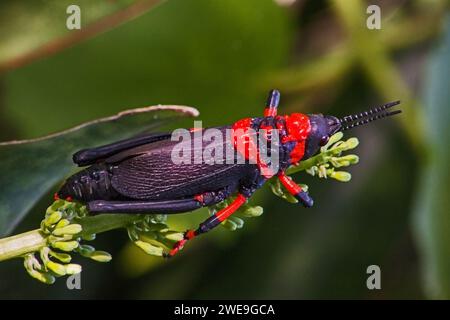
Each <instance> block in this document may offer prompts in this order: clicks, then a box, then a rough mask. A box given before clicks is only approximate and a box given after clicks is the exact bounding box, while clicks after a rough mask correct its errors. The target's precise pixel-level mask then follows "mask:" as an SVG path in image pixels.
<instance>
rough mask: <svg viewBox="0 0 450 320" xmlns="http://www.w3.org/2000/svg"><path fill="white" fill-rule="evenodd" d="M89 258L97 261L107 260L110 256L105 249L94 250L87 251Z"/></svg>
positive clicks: (109, 259)
mask: <svg viewBox="0 0 450 320" xmlns="http://www.w3.org/2000/svg"><path fill="white" fill-rule="evenodd" d="M89 258H91V259H92V260H94V261H97V262H109V261H111V259H112V256H111V255H110V254H109V253H108V252H106V251H94V252H91V253H89Z"/></svg>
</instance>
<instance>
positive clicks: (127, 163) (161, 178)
mask: <svg viewBox="0 0 450 320" xmlns="http://www.w3.org/2000/svg"><path fill="white" fill-rule="evenodd" d="M225 129H226V127H222V128H220V130H221V131H222V132H223V135H224V137H225V134H226V133H225ZM191 137H192V140H191V141H192V152H191V155H190V158H191V164H174V162H173V161H172V158H171V156H172V150H173V148H174V146H175V145H178V144H179V143H180V142H179V141H171V140H169V139H167V140H162V141H157V142H153V143H149V144H145V145H141V146H138V147H135V148H131V149H128V150H125V151H122V152H119V153H117V154H115V155H113V156H111V157H109V158H108V159H106V160H105V162H106V163H109V164H112V165H113V169H112V178H111V182H112V186H113V187H114V189H116V191H117V192H119V193H120V194H121V195H122V196H124V197H127V198H132V199H155V200H156V199H159V200H164V199H175V198H182V197H187V196H193V195H196V194H201V193H203V192H208V191H215V190H220V189H222V188H225V187H231V188H232V189H233V190H234V189H237V187H238V185H239V184H240V183H241V181H243V180H245V179H246V178H247V177H248V176H249V175H250V174H251V172H253V171H254V169H255V168H256V166H254V165H248V164H247V165H246V164H213V165H210V164H207V163H204V162H202V163H201V164H194V154H195V153H196V150H198V149H200V148H197V149H195V148H194V145H195V143H194V140H197V141H198V139H201V137H200V138H199V137H196V136H195V134H194V133H191ZM227 143H228V142H227V141H213V142H203V141H202V142H201V144H200V145H201V146H202V147H201V149H202V150H203V149H204V147H205V146H206V145H209V148H211V147H212V146H213V145H215V144H222V150H223V152H225V150H226V144H227ZM216 150H217V149H216Z"/></svg>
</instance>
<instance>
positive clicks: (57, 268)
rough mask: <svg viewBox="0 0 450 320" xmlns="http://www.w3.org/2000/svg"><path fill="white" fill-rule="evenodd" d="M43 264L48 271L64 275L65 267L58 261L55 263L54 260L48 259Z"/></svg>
mask: <svg viewBox="0 0 450 320" xmlns="http://www.w3.org/2000/svg"><path fill="white" fill-rule="evenodd" d="M45 266H46V267H47V268H48V269H49V270H50V271H52V272H53V273H55V274H56V275H57V276H64V275H66V268H65V267H64V265H62V264H59V263H56V262H53V261H48V262H47V264H46V265H45Z"/></svg>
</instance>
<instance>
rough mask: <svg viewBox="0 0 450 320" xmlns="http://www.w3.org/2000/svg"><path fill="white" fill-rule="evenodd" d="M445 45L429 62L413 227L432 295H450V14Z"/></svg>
mask: <svg viewBox="0 0 450 320" xmlns="http://www.w3.org/2000/svg"><path fill="white" fill-rule="evenodd" d="M442 39H443V43H442V45H440V46H438V47H436V51H435V52H434V53H433V54H432V55H431V60H430V61H429V63H428V65H427V73H426V78H425V79H426V81H425V83H426V86H425V92H424V104H425V105H426V107H425V112H426V114H427V117H426V118H425V121H426V125H427V130H425V132H424V134H425V135H426V137H427V140H428V141H429V145H428V147H429V150H428V153H427V154H426V158H425V161H424V162H423V164H422V166H423V172H422V174H421V177H420V180H419V183H418V186H417V191H416V196H417V200H416V201H415V208H414V216H413V218H414V220H413V221H414V231H415V235H416V238H417V241H418V244H419V250H420V254H421V257H422V259H423V264H424V268H423V273H422V277H423V279H424V280H425V281H424V284H425V289H426V291H427V293H428V295H429V296H430V297H432V298H438V299H450V273H449V270H450V232H449V228H450V214H449V213H450V202H449V183H450V167H449V163H450V149H449V145H448V143H449V137H450V130H449V128H450V127H449V119H450V112H449V111H450V108H449V101H450V91H449V90H448V84H449V82H450V78H449V77H450V63H449V57H450V55H449V52H450V18H449V17H448V16H447V21H446V28H445V33H444V35H443V36H442Z"/></svg>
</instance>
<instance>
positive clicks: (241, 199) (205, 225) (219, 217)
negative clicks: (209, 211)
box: [166, 193, 247, 258]
mask: <svg viewBox="0 0 450 320" xmlns="http://www.w3.org/2000/svg"><path fill="white" fill-rule="evenodd" d="M246 201H247V198H246V197H245V196H244V195H243V194H241V193H238V195H237V197H236V199H235V200H234V201H233V202H232V203H231V204H230V205H229V206H228V207H226V208H224V209H222V210H220V211H219V212H217V213H216V214H214V215H213V216H211V217H209V218H208V219H206V220H205V221H203V222H202V223H200V225H199V227H198V228H197V229H196V230H188V231H186V232H185V234H184V238H183V239H182V240H180V241H178V242H177V243H175V245H174V246H173V248H172V250H170V251H169V253H168V254H166V257H168V258H169V257H173V256H174V255H175V254H176V253H177V252H178V251H180V250H181V249H183V247H184V245H185V244H186V242H188V241H189V240H191V239H193V238H195V237H196V236H198V235H200V234H202V233H206V232H208V231H210V230H211V229H213V228H215V227H217V226H218V225H219V224H220V223H221V222H222V221H224V220H225V219H227V218H228V217H229V216H231V215H232V214H233V213H235V212H236V210H238V209H239V208H240V207H241V206H242V205H243V204H244V203H245V202H246Z"/></svg>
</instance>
